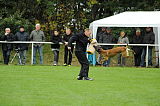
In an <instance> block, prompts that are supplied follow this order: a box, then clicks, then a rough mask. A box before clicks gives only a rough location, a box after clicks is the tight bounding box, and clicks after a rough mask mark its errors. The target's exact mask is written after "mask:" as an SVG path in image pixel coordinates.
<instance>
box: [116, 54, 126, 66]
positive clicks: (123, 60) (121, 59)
mask: <svg viewBox="0 0 160 106" xmlns="http://www.w3.org/2000/svg"><path fill="white" fill-rule="evenodd" d="M118 65H120V66H125V65H126V58H125V57H122V54H119V55H118Z"/></svg>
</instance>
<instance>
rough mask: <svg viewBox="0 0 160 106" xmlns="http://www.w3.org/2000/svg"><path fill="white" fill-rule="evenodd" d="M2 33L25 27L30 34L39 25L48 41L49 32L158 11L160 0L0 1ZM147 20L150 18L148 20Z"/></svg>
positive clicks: (0, 28)
mask: <svg viewBox="0 0 160 106" xmlns="http://www.w3.org/2000/svg"><path fill="white" fill-rule="evenodd" d="M0 7H1V9H0V34H3V32H4V29H5V28H6V27H10V28H11V29H12V32H13V33H15V32H17V31H18V27H19V26H21V25H24V26H25V28H26V30H27V31H28V32H30V31H31V30H33V29H34V25H35V24H36V23H40V24H41V25H42V30H43V31H44V32H45V33H46V36H47V38H49V34H50V31H52V30H54V29H58V30H60V31H61V32H64V29H65V28H66V27H70V28H72V29H74V31H77V30H81V29H84V28H86V27H88V26H89V24H90V22H92V21H94V20H98V19H101V18H104V17H108V16H111V15H115V14H118V13H121V12H124V11H158V10H160V1H159V0H0ZM146 18H147V17H146Z"/></svg>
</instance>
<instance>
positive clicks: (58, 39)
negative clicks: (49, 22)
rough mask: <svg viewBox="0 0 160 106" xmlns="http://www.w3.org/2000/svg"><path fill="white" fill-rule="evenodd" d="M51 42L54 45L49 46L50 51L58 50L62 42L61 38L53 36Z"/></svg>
mask: <svg viewBox="0 0 160 106" xmlns="http://www.w3.org/2000/svg"><path fill="white" fill-rule="evenodd" d="M51 42H53V43H54V44H51V48H52V49H59V48H60V44H59V43H60V42H62V37H61V36H60V35H58V36H55V35H51Z"/></svg>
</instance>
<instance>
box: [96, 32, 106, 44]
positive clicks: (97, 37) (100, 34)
mask: <svg viewBox="0 0 160 106" xmlns="http://www.w3.org/2000/svg"><path fill="white" fill-rule="evenodd" d="M104 33H105V32H103V31H100V32H98V34H97V36H96V40H97V42H98V43H102V42H101V41H100V40H101V38H102V36H103V34H104Z"/></svg>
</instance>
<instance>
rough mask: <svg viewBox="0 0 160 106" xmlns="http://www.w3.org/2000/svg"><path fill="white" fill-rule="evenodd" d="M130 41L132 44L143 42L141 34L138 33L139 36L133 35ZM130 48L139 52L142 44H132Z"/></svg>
mask: <svg viewBox="0 0 160 106" xmlns="http://www.w3.org/2000/svg"><path fill="white" fill-rule="evenodd" d="M131 43H132V44H142V43H143V36H142V35H140V36H136V35H134V36H133V39H132V42H131ZM132 49H133V50H134V52H135V53H136V54H139V53H141V52H142V46H133V47H132Z"/></svg>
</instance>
